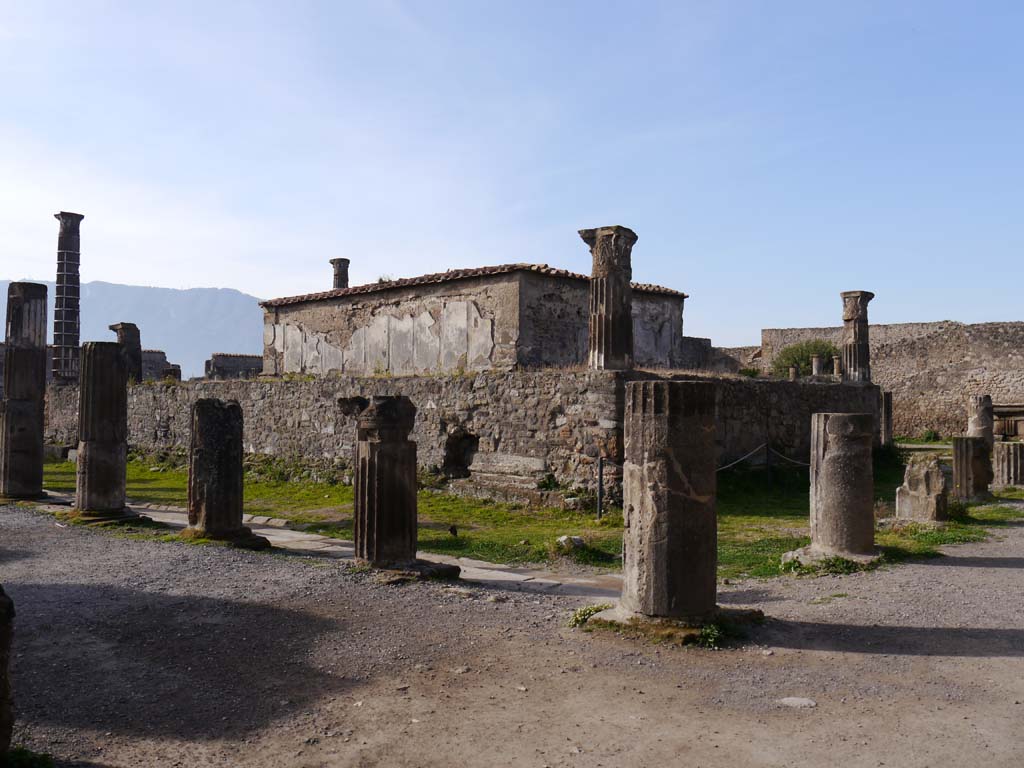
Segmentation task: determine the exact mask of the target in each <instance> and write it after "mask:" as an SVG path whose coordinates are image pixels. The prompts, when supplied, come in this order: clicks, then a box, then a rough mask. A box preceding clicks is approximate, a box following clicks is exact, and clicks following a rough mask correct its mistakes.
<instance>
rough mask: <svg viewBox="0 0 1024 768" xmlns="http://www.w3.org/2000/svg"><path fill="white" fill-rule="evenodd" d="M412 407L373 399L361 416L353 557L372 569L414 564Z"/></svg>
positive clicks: (398, 401)
mask: <svg viewBox="0 0 1024 768" xmlns="http://www.w3.org/2000/svg"><path fill="white" fill-rule="evenodd" d="M415 419H416V406H414V405H413V404H412V401H411V400H410V399H409V398H407V397H401V396H399V397H375V398H373V400H371V401H370V403H369V406H368V407H367V408H366V409H365V410H364V411H363V412H362V413H361V414H360V416H359V423H358V427H357V438H356V439H357V443H356V467H355V531H354V533H355V545H356V557H357V558H359V559H360V560H363V561H365V562H367V563H369V564H371V565H374V566H396V565H397V566H401V565H408V564H411V563H413V562H415V560H416V536H417V534H416V524H417V516H416V443H414V442H412V441H411V440H410V439H409V433H410V432H411V431H412V428H413V423H414V421H415Z"/></svg>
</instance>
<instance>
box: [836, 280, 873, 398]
mask: <svg viewBox="0 0 1024 768" xmlns="http://www.w3.org/2000/svg"><path fill="white" fill-rule="evenodd" d="M839 295H840V296H842V299H843V343H842V353H843V381H846V382H852V383H855V384H870V383H871V349H870V347H869V346H868V302H870V301H871V300H872V299H873V298H875V294H873V293H871V292H870V291H845V292H843V293H841V294H839Z"/></svg>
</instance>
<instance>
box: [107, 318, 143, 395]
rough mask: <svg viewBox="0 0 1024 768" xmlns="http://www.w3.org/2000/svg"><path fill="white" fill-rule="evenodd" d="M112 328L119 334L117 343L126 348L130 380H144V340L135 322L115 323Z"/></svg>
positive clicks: (125, 354) (125, 356)
mask: <svg viewBox="0 0 1024 768" xmlns="http://www.w3.org/2000/svg"><path fill="white" fill-rule="evenodd" d="M110 330H112V331H113V332H114V333H116V334H117V343H118V344H120V345H121V346H122V347H123V348H124V361H125V366H126V370H127V372H128V381H129V382H130V383H131V382H134V383H136V384H138V383H139V382H141V381H142V340H141V338H140V337H139V327H138V326H137V325H135V323H114V324H113V325H111V326H110Z"/></svg>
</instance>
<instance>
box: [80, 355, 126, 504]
mask: <svg viewBox="0 0 1024 768" xmlns="http://www.w3.org/2000/svg"><path fill="white" fill-rule="evenodd" d="M127 388H128V373H127V368H126V366H125V359H124V355H123V354H122V352H121V345H120V344H117V343H116V342H107V341H89V342H86V343H85V345H83V347H82V371H81V376H80V379H79V400H78V440H79V442H78V472H77V484H76V490H75V506H76V507H77V508H78V509H79V510H80V511H82V512H85V513H98V514H96V515H93V516H105V517H120V516H126V515H127V514H129V513H128V511H127V510H126V509H125V480H126V476H125V473H126V471H127V458H128V392H127Z"/></svg>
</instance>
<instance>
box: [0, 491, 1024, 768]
mask: <svg viewBox="0 0 1024 768" xmlns="http://www.w3.org/2000/svg"><path fill="white" fill-rule="evenodd" d="M948 551H949V552H950V555H951V556H949V557H946V558H941V559H937V560H932V561H926V562H922V563H918V564H912V565H906V566H902V567H900V568H896V569H887V570H881V571H876V572H872V573H867V574H858V575H853V576H845V577H827V578H820V579H794V578H783V579H776V580H773V581H764V582H756V581H752V582H746V583H742V584H735V585H732V586H730V587H727V588H726V590H727V591H725V592H724V593H723V594H722V596H721V600H722V602H723V603H727V604H730V605H751V606H756V607H760V608H761V609H763V610H764V611H765V613H766V614H768V615H769V616H771V617H772V619H771V620H770V621H769V622H768V623H767V624H766V625H765V626H764V627H762V628H760V629H758V630H757V631H756V633H755V635H754V637H753V638H752V640H753V642H752V643H751V644H750V645H747V646H745V647H743V648H741V649H738V650H727V651H705V650H698V649H692V648H690V649H677V648H667V647H658V646H654V645H644V644H637V643H635V642H632V641H627V640H625V639H622V638H619V637H616V636H615V635H613V634H607V633H599V634H591V633H585V632H581V631H579V630H570V629H567V628H566V627H565V623H566V619H567V616H568V613H569V611H570V610H571V609H572V608H574V607H576V606H578V605H581V604H583V603H585V602H586V599H583V598H578V597H576V598H573V597H567V596H557V595H536V594H525V593H514V592H509V593H506V592H502V591H501V590H500V589H498V588H496V587H495V588H490V587H489V588H474V589H472V590H471V593H470V595H471V596H466V594H465V593H464V592H463V591H459V590H451V589H446V588H445V587H443V586H440V585H436V584H417V585H407V586H403V587H384V586H380V585H377V584H375V583H374V582H373V580H372V578H371V577H369V576H368V575H366V574H360V573H354V572H352V571H350V570H347V569H346V567H345V566H344V565H343V564H342V563H339V562H337V561H333V560H330V561H329V560H311V559H304V558H295V557H288V556H268V555H261V554H257V553H245V552H233V551H230V550H226V549H223V548H219V547H218V548H214V547H195V546H184V545H178V544H156V543H151V542H142V541H129V540H124V539H118V538H113V537H111V536H109V535H106V534H104V533H101V532H97V531H90V530H82V529H78V528H60V527H57V526H56V525H55V524H54V520H53V519H52V518H51V517H48V516H45V515H41V514H38V513H34V512H28V511H25V510H15V509H10V508H7V509H3V510H0V582H2V583H3V585H4V587H5V589H7V590H8V592H9V593H10V594H11V595H12V597H13V598H14V600H15V603H16V606H17V610H18V617H17V626H16V638H15V643H16V649H15V651H16V652H15V658H14V669H13V683H14V687H15V692H16V696H17V706H18V717H19V724H18V727H17V730H16V733H15V741H16V742H20V743H25V744H26V745H27V746H30V747H31V748H33V749H36V750H40V751H48V752H51V753H53V754H54V755H57V756H59V757H60V758H62V759H63V760H66V761H67V762H65V763H64V764H65V765H95V766H101V765H102V766H140V765H160V766H203V765H215V766H242V765H244V766H250V765H251V766H348V765H352V766H538V768H539V766H544V765H550V766H649V765H686V766H709V767H710V766H729V767H730V768H737V767H743V766H773V767H774V766H826V765H842V766H844V767H851V768H855V767H858V766H872V767H874V766H881V765H885V766H900V767H901V768H902V767H916V766H946V765H950V764H958V763H959V764H965V765H971V764H979V763H980V764H984V765H985V766H986V768H993V767H994V766H1019V765H1021V764H1022V763H1024V728H1022V726H1024V703H1022V702H1024V660H1022V656H1024V615H1022V613H1021V605H1022V598H1021V596H1022V594H1024V527H1009V528H1005V529H1003V530H1001V531H1000V532H999V533H998V534H997V537H995V538H993V539H992V540H990V541H988V542H985V543H982V544H972V545H965V546H961V547H956V548H951V549H950V550H948ZM783 697H805V698H809V699H812V700H814V701H815V702H816V706H815V707H813V708H805V709H794V708H790V707H786V706H782V705H779V704H778V703H776V702H777V700H778V699H781V698H783Z"/></svg>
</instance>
